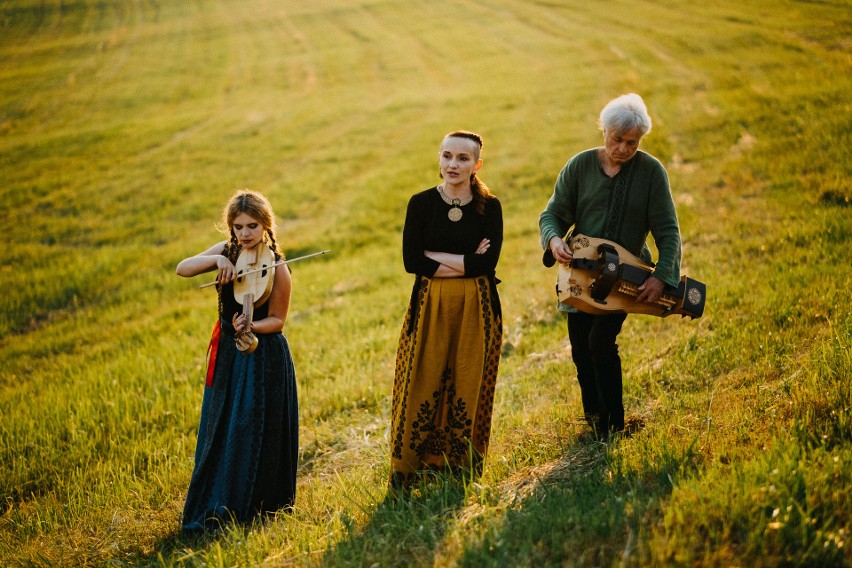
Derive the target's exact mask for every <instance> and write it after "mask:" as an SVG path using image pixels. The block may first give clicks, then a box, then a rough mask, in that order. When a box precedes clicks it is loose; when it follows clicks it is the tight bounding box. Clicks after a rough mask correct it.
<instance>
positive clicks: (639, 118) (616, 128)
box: [598, 93, 651, 138]
mask: <svg viewBox="0 0 852 568" xmlns="http://www.w3.org/2000/svg"><path fill="white" fill-rule="evenodd" d="M598 127H600V129H601V130H603V131H604V132H612V133H614V134H616V135H621V134H624V133H625V132H627V131H628V130H630V129H631V128H635V129H636V130H637V131H638V132H639V137H640V138H641V137H642V136H645V135H646V134H648V133H649V132H651V117H650V115H648V107H646V106H645V101H643V100H642V97H640V96H639V95H637V94H636V93H628V94H626V95H621V96H620V97H617V98H614V99H612V100H611V101H609V102H608V103H607V104H606V106H605V107H604V108H603V110H602V111H601V115H600V117H599V118H598Z"/></svg>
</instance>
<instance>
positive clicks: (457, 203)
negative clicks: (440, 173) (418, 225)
mask: <svg viewBox="0 0 852 568" xmlns="http://www.w3.org/2000/svg"><path fill="white" fill-rule="evenodd" d="M438 193H440V194H441V199H443V200H444V203H446V204H447V205H452V207H451V208H450V210H449V211H447V218H448V219H449V220H450V221H452V222H453V223H455V222H456V221H459V220H460V219H461V218H462V215H463V213H462V210H461V206H462V205H467V204H468V203H470V202H471V200H473V193H471V194H470V195H469V196H467V197H465V199H464V202H462V200H461V199H458V198H457V197H450V196H449V195H447V194H446V193H444V188H443V187H441V186H440V185H439V186H438Z"/></svg>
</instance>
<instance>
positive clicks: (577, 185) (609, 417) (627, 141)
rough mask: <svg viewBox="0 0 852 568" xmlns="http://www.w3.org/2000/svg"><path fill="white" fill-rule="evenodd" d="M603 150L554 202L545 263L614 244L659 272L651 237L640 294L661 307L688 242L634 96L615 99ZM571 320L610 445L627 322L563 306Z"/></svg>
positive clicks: (582, 158)
mask: <svg viewBox="0 0 852 568" xmlns="http://www.w3.org/2000/svg"><path fill="white" fill-rule="evenodd" d="M598 126H599V127H600V129H601V130H602V131H603V139H604V143H603V146H600V147H598V148H592V149H589V150H585V151H583V152H580V153H579V154H577V155H575V156H574V157H572V158H571V159H570V160H568V163H567V164H566V165H565V167H564V168H563V169H562V172H561V173H560V174H559V176H558V177H557V178H556V184H555V187H554V190H553V195H551V197H550V201H548V203H547V206H546V207H545V209H544V211H542V212H541V215H540V216H539V233H540V237H541V245H542V248H543V249H544V257H543V262H544V264H545V265H546V266H553V264H554V263H555V262H556V261H558V262H563V263H564V262H569V261H570V260H571V259H572V254H571V249H570V248H569V247H568V245H567V243H566V242H565V237H566V235H568V234H569V231H571V234H583V235H586V236H588V237H598V238H603V239H607V240H610V241H614V242H616V243H618V244H620V245H621V246H623V247H624V248H626V249H627V250H628V251H630V252H631V253H633V254H634V255H636V256H638V257H640V258H641V259H642V260H644V261H646V262H648V263H649V264H652V262H651V252H650V250H649V249H648V247H647V245H646V244H645V239H646V238H647V237H648V234H649V233H650V234H651V236H652V237H653V239H654V244H655V245H656V247H657V250H658V252H659V258H658V260H657V264H656V266H655V268H654V271H653V273H652V275H651V276H650V277H649V278H648V279H647V280H646V281H645V283H644V284H642V285H641V286H640V287H639V290H640V293H639V295H638V296H637V298H636V300H637V301H638V302H655V301H657V300H658V299H659V297H660V294H661V293H662V290H663V287H664V286H665V284H669V285H671V286H677V285H678V282H679V280H680V257H681V242H680V228H679V226H678V221H677V214H676V213H675V206H674V202H673V200H672V195H671V191H670V189H669V179H668V174H667V173H666V170H665V168H664V167H663V165H662V164H661V163H660V162H659V160H657V159H656V158H654V157H653V156H651V155H650V154H647V153H645V152H643V151H641V150H639V143H640V141H641V140H642V137H643V136H645V135H646V134H648V133H649V132H650V131H651V117H650V116H649V115H648V109H647V108H646V106H645V103H644V101H643V100H642V98H641V97H640V96H639V95H637V94H634V93H630V94H627V95H622V96H620V97H618V98H616V99H613V100H612V101H610V102H609V103H607V105H606V106H605V107H604V108H603V110H602V111H601V113H600V119H599V121H598ZM559 307H560V309H561V310H563V311H565V312H568V316H567V317H568V337H569V339H570V341H571V356H572V359H573V361H574V364H575V366H576V367H577V380H578V382H579V383H580V392H581V395H582V399H583V412H584V414H585V417H586V420H587V421H588V423H589V425H590V426H591V427H592V428H593V429H594V430H595V432H596V433H597V435H598V436H599V437H601V438H603V439H606V438H607V436H608V435H609V434H611V433H614V432H619V431H622V430H623V429H624V404H623V400H622V399H623V396H622V390H623V389H622V370H621V358H620V357H619V354H618V345H617V344H616V339H617V337H618V334H619V333H620V332H621V327H622V324H623V323H624V320H625V318H626V317H627V316H626V315H625V314H614V315H592V314H587V313H583V312H580V311H578V310H576V309H574V308H572V307H571V306H567V305H565V304H560V306H559Z"/></svg>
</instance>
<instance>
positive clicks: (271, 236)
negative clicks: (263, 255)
mask: <svg viewBox="0 0 852 568" xmlns="http://www.w3.org/2000/svg"><path fill="white" fill-rule="evenodd" d="M240 213H245V214H246V215H248V216H249V217H251V218H252V219H256V220H257V222H258V223H260V224H261V225H263V229H264V232H265V233H266V236H267V237H268V238H267V244H268V245H269V248H271V249H272V252H273V253H274V254H275V260H280V259H281V258H283V256H282V254H281V252H280V251H279V250H278V243H277V242H276V241H275V213H274V212H273V211H272V205H271V204H270V203H269V200H268V199H266V197H264V196H263V194H261V193H258V192H257V191H251V190H250V189H242V190H240V191H237V192H236V193H235V194H234V195H233V197H231V200H230V201H228V204H227V205H226V206H225V210H224V211H223V212H222V224H223V229H224V230H225V231H226V232H227V234H228V244H226V245H225V252H224V255H225V256H226V257H228V260H230V261H231V262H234V263H235V262H236V261H237V257H238V256H239V255H240V250H241V249H242V245H241V244H240V242H239V240H238V239H237V235H236V234H235V233H234V219H236V218H237V216H238V215H240Z"/></svg>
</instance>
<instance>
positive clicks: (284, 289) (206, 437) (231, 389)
mask: <svg viewBox="0 0 852 568" xmlns="http://www.w3.org/2000/svg"><path fill="white" fill-rule="evenodd" d="M223 224H224V226H225V228H226V230H227V234H228V240H225V241H222V242H219V243H216V244H215V245H213V246H212V247H210V248H209V249H207V250H206V251H204V252H202V253H200V254H197V255H195V256H191V257H189V258H187V259H185V260H183V261H181V262H180V264H178V266H177V274H178V275H180V276H184V277H191V276H195V275H198V274H201V273H204V272H211V271H214V270H215V271H217V283H218V285H217V289H218V294H219V321H218V323H217V325H216V328H215V329H214V337H213V339H212V340H211V344H210V352H211V356H210V362H209V368H208V374H207V384H206V386H205V389H204V398H203V402H202V406H201V424H200V427H199V429H198V443H197V446H196V450H195V468H194V470H193V472H192V478H191V480H190V483H189V490H188V492H187V497H186V503H185V505H184V511H183V523H182V524H183V529H184V531H203V530H211V529H218V528H220V527H221V526H222V525H223V524H224V523H227V522H230V521H234V522H238V523H249V522H251V521H252V520H254V519H255V518H257V517H259V516H264V515H267V514H271V513H274V512H275V511H278V510H282V509H283V510H288V509H290V508H291V507H292V505H293V502H294V500H295V495H296V465H297V458H298V448H299V439H298V438H299V423H298V400H297V393H296V373H295V370H294V367H293V359H292V357H291V355H290V347H289V345H288V343H287V339H286V338H285V337H284V335H283V334H282V329H283V327H284V323H285V321H286V319H287V311H288V309H289V306H290V290H291V285H292V284H291V280H290V271H289V269H288V268H287V266H286V265H283V266H279V267H277V268H276V269H275V270H274V272H272V271H268V272H263V273H262V274H265V275H267V278H271V279H272V282H271V291H270V292H268V298H267V299H266V300H265V301H263V303H262V305H257V303H254V302H253V305H254V306H255V307H254V310H253V311H254V314H253V319H252V320H251V321H249V320H248V318H247V316H246V314H244V311H245V310H244V307H243V306H241V305H240V302H239V299H242V300H243V301H247V299H246V298H237V297H235V293H234V291H235V290H234V287H235V282H234V281H235V278H236V277H237V270H236V265H237V264H239V262H240V261H239V260H238V259H239V258H240V256H241V255H253V254H256V253H257V252H258V251H261V252H263V253H265V254H267V255H269V253H270V251H271V255H270V257H271V258H274V260H275V261H277V260H279V259H281V258H282V256H281V253H280V252H279V251H278V245H277V243H276V240H275V216H274V213H273V211H272V206H271V205H270V203H269V201H268V200H267V199H266V198H265V197H264V196H263V195H261V194H260V193H257V192H253V191H248V190H244V191H239V192H237V193H236V194H235V195H234V196H233V197H232V198H231V200H230V201H229V203H228V204H227V206H226V207H225V211H224V213H223ZM262 247H268V249H269V250H264V249H263V248H262ZM243 258H246V257H243ZM265 284H266V285H269V284H270V282H266V283H265ZM250 300H251V298H250V299H249V300H248V301H250ZM252 336H253V337H252ZM255 337H256V338H257V339H256V340H255V339H254V338H255ZM247 338H251V339H252V341H253V342H254V343H253V344H252V348H251V349H246V348H245V347H244V345H245V344H246V339H247Z"/></svg>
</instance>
